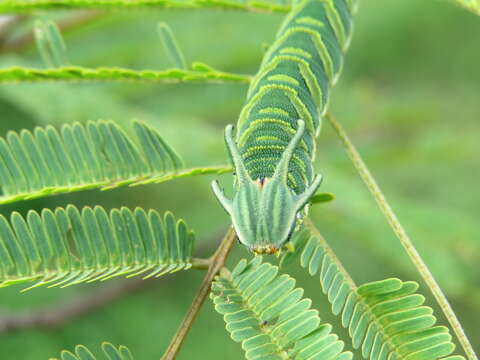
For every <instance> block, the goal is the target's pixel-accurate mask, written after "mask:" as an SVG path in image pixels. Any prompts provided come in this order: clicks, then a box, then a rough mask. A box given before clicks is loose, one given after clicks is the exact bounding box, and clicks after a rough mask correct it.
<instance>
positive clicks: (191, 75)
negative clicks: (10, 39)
mask: <svg viewBox="0 0 480 360" xmlns="http://www.w3.org/2000/svg"><path fill="white" fill-rule="evenodd" d="M192 66H193V68H192V69H179V68H170V69H165V70H134V69H127V68H121V67H97V68H88V67H83V66H62V67H57V68H49V69H35V68H27V67H22V66H12V67H8V68H5V69H0V83H2V84H18V83H23V82H53V81H65V82H87V81H131V82H133V81H139V82H161V83H166V84H176V83H187V82H193V83H211V84H225V83H234V84H248V83H249V82H250V80H251V76H250V75H245V74H235V73H228V72H224V71H220V70H217V69H213V68H210V67H209V68H208V70H207V69H206V68H205V66H204V65H203V64H200V66H202V68H201V69H199V68H198V66H199V64H198V63H193V64H192Z"/></svg>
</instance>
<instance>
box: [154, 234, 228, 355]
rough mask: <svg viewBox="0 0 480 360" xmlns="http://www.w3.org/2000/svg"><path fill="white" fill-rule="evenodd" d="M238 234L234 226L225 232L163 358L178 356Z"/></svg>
mask: <svg viewBox="0 0 480 360" xmlns="http://www.w3.org/2000/svg"><path fill="white" fill-rule="evenodd" d="M235 239H236V235H235V231H234V230H233V228H230V229H229V230H228V231H227V233H226V234H225V236H224V238H223V240H222V242H221V243H220V246H219V247H218V249H217V251H216V252H215V254H214V255H213V256H212V258H211V260H210V266H209V268H208V272H207V274H206V275H205V278H204V279H203V282H202V285H201V286H200V289H199V290H198V292H197V294H196V295H195V298H194V299H193V302H192V305H191V306H190V309H189V310H188V312H187V314H186V315H185V318H184V319H183V321H182V323H181V324H180V326H179V328H178V330H177V333H176V334H175V336H174V337H173V339H172V341H171V342H170V345H169V346H168V348H167V350H166V351H165V354H164V355H163V356H162V358H161V360H174V359H175V358H176V357H177V354H178V352H179V350H180V348H181V346H182V344H183V342H184V341H185V338H186V337H187V335H188V332H189V331H190V329H191V327H192V325H193V322H194V321H195V319H196V318H197V315H198V313H199V311H200V309H201V307H202V305H203V303H204V302H205V299H206V298H207V296H208V293H209V292H210V287H211V284H212V281H213V279H214V278H215V275H217V273H218V272H219V271H220V269H221V268H222V267H223V265H224V264H225V261H226V260H227V257H228V254H229V253H230V250H231V249H232V247H233V244H234V243H235Z"/></svg>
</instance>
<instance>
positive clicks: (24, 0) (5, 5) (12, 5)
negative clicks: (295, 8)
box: [0, 0, 290, 14]
mask: <svg viewBox="0 0 480 360" xmlns="http://www.w3.org/2000/svg"><path fill="white" fill-rule="evenodd" d="M132 8H146V9H208V8H216V9H222V10H235V11H250V12H261V13H272V12H280V13H285V12H288V10H289V9H290V6H288V5H279V4H275V3H273V2H266V1H255V0H250V1H246V2H245V3H243V2H239V1H231V0H181V1H179V0H135V1H130V0H74V1H72V0H36V1H30V0H3V1H2V2H1V3H0V13H6V14H15V13H31V12H34V11H38V10H74V9H106V10H112V9H125V10H126V9H132Z"/></svg>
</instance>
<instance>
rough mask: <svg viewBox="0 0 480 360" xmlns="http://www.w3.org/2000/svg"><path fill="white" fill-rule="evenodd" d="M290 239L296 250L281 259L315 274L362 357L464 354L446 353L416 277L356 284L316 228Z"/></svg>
mask: <svg viewBox="0 0 480 360" xmlns="http://www.w3.org/2000/svg"><path fill="white" fill-rule="evenodd" d="M292 245H293V247H292V248H294V249H295V250H294V251H293V252H288V253H285V254H283V257H282V259H281V263H286V262H292V261H293V260H295V259H296V260H298V262H299V263H300V265H301V266H302V267H303V268H305V269H307V270H308V272H309V273H310V275H312V276H313V275H318V276H319V277H320V284H321V286H322V290H323V292H324V293H325V294H326V295H327V298H328V301H329V302H330V303H331V305H332V313H333V314H335V315H338V316H340V317H341V319H342V324H343V326H344V327H346V328H348V332H349V335H350V337H351V339H352V344H353V347H354V348H355V349H360V350H361V352H362V355H363V357H364V358H365V359H371V360H380V359H396V360H424V359H425V360H426V359H428V360H435V359H444V360H446V359H449V360H453V359H456V360H460V359H464V358H463V357H461V356H451V357H449V355H450V354H451V353H452V352H453V350H454V349H455V345H454V344H453V343H452V341H451V339H452V337H451V335H450V334H449V330H448V328H446V327H444V326H438V325H437V326H436V325H435V322H436V318H435V317H434V316H433V310H432V309H431V308H430V307H428V306H425V305H423V304H424V301H425V298H424V297H423V296H422V295H420V294H417V293H416V291H417V289H418V284H417V283H416V282H414V281H406V282H404V281H402V280H399V279H395V278H393V279H386V280H381V281H374V282H370V283H367V284H364V285H362V286H360V287H358V288H357V287H356V286H355V284H354V283H353V281H352V280H351V278H350V276H349V275H348V274H347V273H346V272H345V270H344V269H343V268H339V266H338V265H337V264H338V263H337V260H336V259H335V257H334V255H333V253H331V249H330V248H329V247H328V246H327V245H326V243H325V240H324V239H323V238H321V236H320V235H319V234H314V233H313V232H310V231H309V229H308V228H306V227H304V228H302V229H301V230H300V231H299V232H297V233H296V234H295V235H294V237H293V239H292Z"/></svg>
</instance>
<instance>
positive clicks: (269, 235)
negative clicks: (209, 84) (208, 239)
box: [212, 120, 322, 254]
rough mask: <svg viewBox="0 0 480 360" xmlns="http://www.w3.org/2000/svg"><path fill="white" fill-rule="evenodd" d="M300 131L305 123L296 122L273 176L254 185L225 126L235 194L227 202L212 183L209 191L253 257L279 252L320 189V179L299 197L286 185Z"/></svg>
mask: <svg viewBox="0 0 480 360" xmlns="http://www.w3.org/2000/svg"><path fill="white" fill-rule="evenodd" d="M304 131H305V122H304V121H303V120H299V121H298V129H297V132H296V134H295V136H294V137H293V138H292V140H291V141H290V143H289V144H288V146H287V148H286V149H285V151H284V153H283V155H282V157H281V159H280V161H279V162H278V164H277V167H276V169H275V172H274V174H273V176H272V177H271V178H264V179H257V180H255V181H254V180H252V179H251V178H250V175H249V174H248V172H247V169H246V168H245V164H244V163H243V159H242V158H241V156H240V152H239V150H238V147H237V144H236V143H235V141H234V139H233V136H232V132H233V126H232V125H229V126H227V128H226V130H225V140H226V143H227V146H228V149H229V151H230V155H231V158H232V160H233V164H234V167H235V172H236V176H237V182H236V192H235V195H234V197H233V199H232V200H230V199H228V198H227V197H226V196H225V194H224V193H223V191H222V190H221V189H220V186H219V184H218V182H217V181H214V182H213V183H212V188H213V191H214V193H215V195H216V196H217V198H218V200H219V202H220V203H221V204H222V206H223V207H224V208H225V210H226V211H227V212H228V213H229V214H230V216H231V218H232V223H233V227H234V228H235V232H236V233H237V236H238V239H239V240H240V242H241V243H242V244H244V245H245V246H247V247H248V248H249V249H250V250H251V251H253V252H254V253H256V254H275V253H277V252H278V251H279V250H280V249H281V247H282V246H283V245H284V243H286V242H287V241H288V240H289V237H290V235H291V234H292V232H293V230H294V229H295V225H296V221H297V218H298V217H297V214H298V213H299V212H300V211H301V210H302V209H303V208H304V206H305V205H306V204H307V202H308V201H309V200H310V198H311V197H312V195H313V194H314V193H315V192H316V190H317V188H318V187H319V186H320V182H321V180H322V177H321V176H320V175H317V176H316V177H315V179H314V181H313V182H312V184H311V185H310V186H309V187H308V188H307V189H306V190H305V192H303V193H302V194H298V195H297V194H295V193H294V192H293V190H292V189H290V188H289V187H288V185H287V176H288V164H289V162H290V160H291V158H292V156H293V152H294V151H295V148H296V147H297V145H298V143H299V142H300V140H301V138H302V136H303V133H304Z"/></svg>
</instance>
